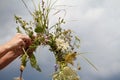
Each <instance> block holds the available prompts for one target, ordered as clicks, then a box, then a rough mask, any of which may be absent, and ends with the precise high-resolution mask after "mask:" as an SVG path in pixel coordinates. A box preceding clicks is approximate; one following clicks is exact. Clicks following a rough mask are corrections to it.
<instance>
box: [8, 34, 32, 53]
mask: <svg viewBox="0 0 120 80" xmlns="http://www.w3.org/2000/svg"><path fill="white" fill-rule="evenodd" d="M30 45H31V39H30V38H29V37H28V36H27V35H24V34H20V33H17V34H16V35H15V37H13V38H12V39H11V40H10V41H9V42H7V43H6V46H7V48H8V49H9V51H14V52H15V53H17V54H18V55H20V54H22V53H23V48H24V49H26V48H27V47H29V46H30Z"/></svg>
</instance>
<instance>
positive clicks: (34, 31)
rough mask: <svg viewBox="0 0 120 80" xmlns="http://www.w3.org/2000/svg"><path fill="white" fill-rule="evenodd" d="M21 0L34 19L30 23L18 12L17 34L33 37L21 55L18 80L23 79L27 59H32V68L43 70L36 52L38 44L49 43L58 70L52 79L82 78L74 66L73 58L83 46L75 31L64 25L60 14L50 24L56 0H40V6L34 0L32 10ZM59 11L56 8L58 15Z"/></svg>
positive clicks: (47, 44) (69, 79)
mask: <svg viewBox="0 0 120 80" xmlns="http://www.w3.org/2000/svg"><path fill="white" fill-rule="evenodd" d="M32 1H33V0H32ZM22 2H23V3H24V5H25V7H26V8H27V10H28V11H29V13H30V15H31V16H32V17H33V20H32V21H29V22H27V21H26V20H23V19H22V18H21V17H19V16H16V15H15V20H16V23H17V25H18V27H17V31H18V33H23V34H27V35H28V36H29V37H30V38H31V40H32V45H31V46H29V47H28V48H27V49H24V48H23V51H24V54H23V55H22V56H21V66H20V71H21V74H20V78H19V80H22V73H23V71H24V69H25V67H26V64H27V62H30V64H31V66H32V67H33V68H35V69H36V70H37V71H40V72H41V69H40V67H39V65H38V63H37V60H36V57H35V55H34V54H33V53H34V52H35V51H36V49H37V47H38V46H49V50H50V51H51V52H52V53H53V54H54V57H55V60H56V61H55V62H56V63H55V72H54V73H53V76H52V79H53V80H79V79H80V78H79V76H78V75H77V72H76V70H74V69H73V67H71V66H74V60H76V58H77V55H79V54H80V53H79V52H77V50H76V48H79V46H80V39H79V38H78V37H77V36H75V35H74V34H73V32H72V30H70V29H63V28H62V27H61V25H62V24H65V20H64V18H61V17H59V18H58V21H57V22H56V23H54V24H53V25H52V26H50V25H49V24H50V19H49V16H50V15H49V14H50V12H51V10H53V9H54V8H53V7H54V4H55V2H53V3H52V1H51V0H47V1H46V2H45V1H44V0H41V1H40V3H39V4H38V8H36V6H35V3H34V1H33V5H34V6H35V10H34V11H33V12H31V11H30V10H29V8H28V6H27V5H26V3H25V2H24V0H22ZM54 10H55V9H54ZM58 12H59V11H55V14H57V13H58ZM78 70H80V65H78Z"/></svg>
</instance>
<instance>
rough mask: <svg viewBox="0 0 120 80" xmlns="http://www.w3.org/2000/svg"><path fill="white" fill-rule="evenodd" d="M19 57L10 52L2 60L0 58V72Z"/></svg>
mask: <svg viewBox="0 0 120 80" xmlns="http://www.w3.org/2000/svg"><path fill="white" fill-rule="evenodd" d="M18 56H19V55H18V54H15V53H14V52H13V51H9V52H8V53H7V54H5V55H4V56H3V57H2V58H0V70H1V69H3V68H4V67H6V66H7V65H8V64H9V63H11V62H12V61H13V60H14V59H16V58H17V57H18Z"/></svg>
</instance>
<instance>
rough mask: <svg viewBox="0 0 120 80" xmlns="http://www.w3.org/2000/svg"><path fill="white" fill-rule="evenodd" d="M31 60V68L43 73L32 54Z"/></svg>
mask: <svg viewBox="0 0 120 80" xmlns="http://www.w3.org/2000/svg"><path fill="white" fill-rule="evenodd" d="M29 59H30V64H31V66H32V67H33V68H35V69H36V70H37V71H39V72H41V69H40V67H39V65H38V64H37V61H36V58H35V56H34V54H31V55H30V57H29Z"/></svg>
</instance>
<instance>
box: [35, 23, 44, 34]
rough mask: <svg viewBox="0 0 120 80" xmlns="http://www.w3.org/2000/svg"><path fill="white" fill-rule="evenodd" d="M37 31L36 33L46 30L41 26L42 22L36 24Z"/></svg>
mask: <svg viewBox="0 0 120 80" xmlns="http://www.w3.org/2000/svg"><path fill="white" fill-rule="evenodd" d="M35 32H36V33H42V32H44V31H43V28H42V27H41V26H40V24H38V25H36V28H35Z"/></svg>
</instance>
